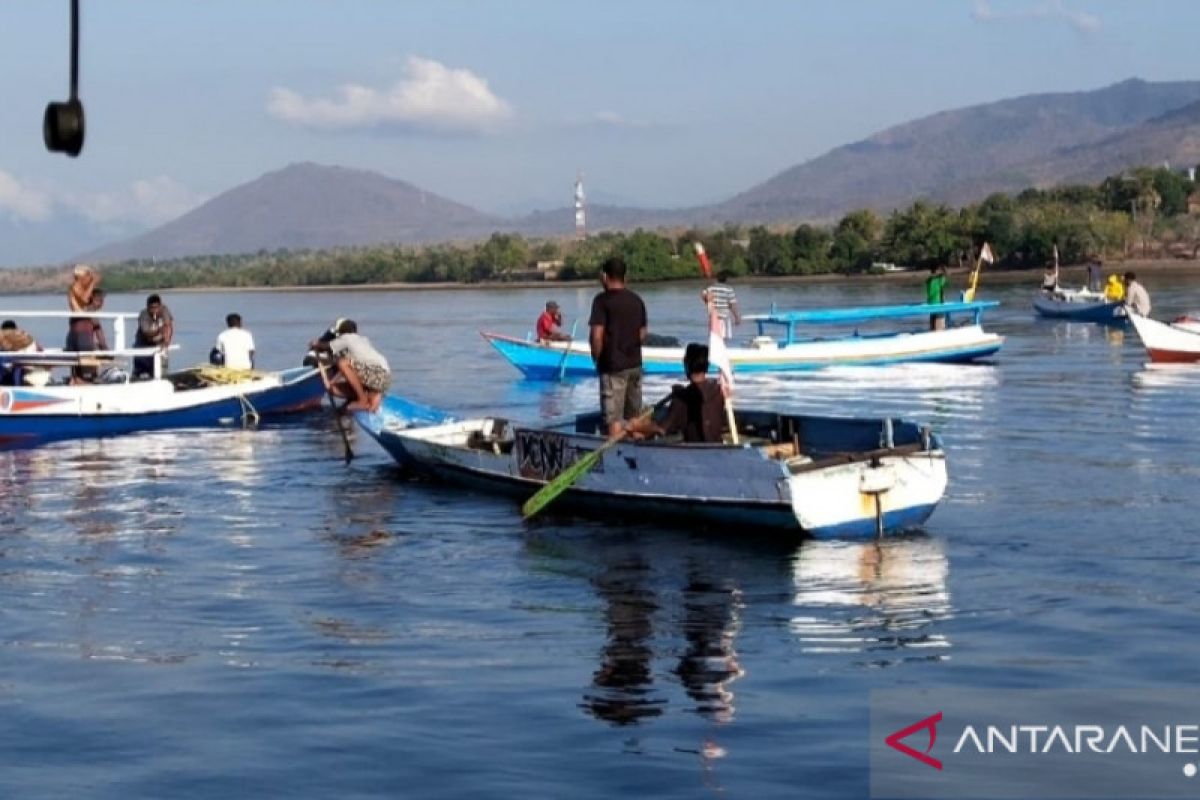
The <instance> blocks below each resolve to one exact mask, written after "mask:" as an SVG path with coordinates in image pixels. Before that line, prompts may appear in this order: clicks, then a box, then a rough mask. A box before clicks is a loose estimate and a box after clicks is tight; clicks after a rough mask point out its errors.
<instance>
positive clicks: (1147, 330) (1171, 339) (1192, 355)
mask: <svg viewBox="0 0 1200 800" xmlns="http://www.w3.org/2000/svg"><path fill="white" fill-rule="evenodd" d="M1129 319H1130V321H1131V322H1133V327H1134V330H1136V331H1137V334H1138V338H1140V339H1141V340H1142V344H1143V345H1145V347H1146V354H1147V355H1148V356H1150V361H1151V362H1153V363H1156V364H1195V363H1198V362H1200V318H1197V317H1191V316H1184V317H1180V318H1179V319H1177V320H1175V321H1174V322H1172V323H1170V324H1167V323H1165V322H1159V321H1157V320H1153V319H1150V318H1149V317H1143V316H1141V315H1139V314H1130V315H1129Z"/></svg>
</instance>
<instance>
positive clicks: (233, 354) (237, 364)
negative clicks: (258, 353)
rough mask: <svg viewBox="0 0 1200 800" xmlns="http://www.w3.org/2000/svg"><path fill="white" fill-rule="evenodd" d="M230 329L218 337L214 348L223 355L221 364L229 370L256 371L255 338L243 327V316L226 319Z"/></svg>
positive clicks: (229, 316) (238, 315)
mask: <svg viewBox="0 0 1200 800" xmlns="http://www.w3.org/2000/svg"><path fill="white" fill-rule="evenodd" d="M225 324H226V325H228V326H229V327H228V328H226V329H225V330H223V331H221V333H220V335H219V336H217V346H216V347H215V348H214V349H215V350H216V351H217V352H218V353H220V354H221V359H222V361H221V363H222V364H224V365H225V366H226V367H228V368H229V369H254V337H253V336H251V335H250V331H248V330H246V329H245V328H243V327H242V315H241V314H230V315H228V316H227V317H225Z"/></svg>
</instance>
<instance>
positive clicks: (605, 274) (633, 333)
mask: <svg viewBox="0 0 1200 800" xmlns="http://www.w3.org/2000/svg"><path fill="white" fill-rule="evenodd" d="M626 278H627V269H626V265H625V261H624V259H622V258H621V257H619V256H613V257H611V258H609V259H608V260H606V261H605V262H604V264H603V265H602V266H601V270H600V282H601V285H602V286H603V287H604V289H603V291H601V292H600V293H599V294H597V295H596V296H595V297H593V298H592V307H591V313H590V315H589V317H588V344H589V349H590V351H591V356H592V362H593V363H594V364H595V367H596V372H597V373H598V374H599V376H600V411H601V414H602V417H603V420H604V425H605V426H606V428H607V432H608V434H609V435H610V436H630V437H631V438H637V439H641V438H646V437H650V436H662V435H671V434H676V433H678V434H681V435H682V437H683V440H684V441H685V442H720V441H721V440H722V437H723V436H724V434H725V433H726V431H725V424H726V423H725V420H726V413H725V402H726V398H725V394H724V390H723V387H722V386H721V384H720V383H719V382H718V381H715V380H712V379H710V378H709V377H708V368H709V349H708V347H707V346H706V345H702V344H689V345H688V346H687V348H686V349H685V352H684V357H683V368H684V373H685V374H686V375H687V377H688V382H687V384H685V385H681V386H676V387H675V388H674V389H673V390H672V391H671V394H670V395H669V396H668V397H667V398H665V399H664V400H663V401H662V402H660V403H658V404H657V405H656V406H655V408H653V409H651V411H650V412H645V411H643V408H642V372H643V370H642V346H643V344H645V343H646V340H647V337H649V335H650V329H649V319H648V315H647V313H646V304H645V302H643V300H642V298H641V297H640V296H639V295H638V294H637V293H636V292H634V291H633V290H632V289H630V288H629V287H628V285H627V283H626ZM703 299H704V301H705V303H706V305H709V306H710V308H712V309H713V312H714V313H715V314H716V316H717V318H718V319H719V320H720V319H724V320H725V322H724V323H723V331H722V332H723V333H725V334H726V335H731V333H732V324H729V323H733V324H736V323H737V322H740V319H741V318H740V315H739V313H738V310H737V298H736V295H735V294H734V291H733V288H732V287H729V286H728V283H727V276H725V275H723V276H722V277H721V278H719V279H718V282H717V283H716V284H715V285H714V286H711V287H709V288H707V289H705V290H704V293H703ZM722 313H724V314H726V317H724V318H722V317H721V314H722ZM537 336H538V340H539V341H542V342H555V341H570V339H571V336H570V335H568V334H566V333H565V332H563V330H562V312H561V310H560V309H559V307H558V303H556V302H554V301H553V300H551V301H549V302H547V303H546V310H545V311H544V312H543V313H542V315H541V316H540V317H539V318H538V322H537Z"/></svg>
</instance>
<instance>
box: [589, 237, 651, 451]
mask: <svg viewBox="0 0 1200 800" xmlns="http://www.w3.org/2000/svg"><path fill="white" fill-rule="evenodd" d="M600 270H601V274H600V282H601V283H602V284H604V291H603V292H601V293H600V294H598V295H596V297H595V298H594V299H593V300H592V313H591V316H590V317H589V318H588V325H589V327H590V329H591V330H590V336H589V337H588V338H589V343H590V344H591V350H592V362H593V363H594V364H595V365H596V372H598V373H599V374H600V411H601V413H602V414H603V415H604V423H605V424H606V425H607V426H608V433H609V435H610V436H618V435H620V433H621V431H622V430H623V428H624V425H625V420H626V419H632V418H634V417H637V416H638V415H639V414H640V413H641V411H642V342H644V341H645V339H646V334H647V332H648V323H647V318H646V304H645V303H643V302H642V298H640V297H638V296H637V294H635V293H634V292H633V291H631V290H630V289H628V288H626V286H625V272H626V269H625V261H624V259H622V258H621V257H620V256H612V257H610V258H609V259H608V260H607V261H605V262H604V264H603V265H602V266H601V268H600Z"/></svg>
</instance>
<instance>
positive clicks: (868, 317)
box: [742, 300, 1000, 346]
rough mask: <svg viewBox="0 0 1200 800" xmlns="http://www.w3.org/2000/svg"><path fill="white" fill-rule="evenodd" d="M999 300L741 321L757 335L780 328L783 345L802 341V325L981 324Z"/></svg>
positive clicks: (813, 312) (805, 312) (819, 311)
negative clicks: (936, 320) (935, 320)
mask: <svg viewBox="0 0 1200 800" xmlns="http://www.w3.org/2000/svg"><path fill="white" fill-rule="evenodd" d="M999 305H1000V303H999V301H997V300H975V301H972V302H952V303H938V304H933V305H931V304H928V303H911V304H908V305H898V306H857V307H852V308H827V309H803V310H799V311H775V310H774V309H772V311H771V312H770V313H767V314H748V315H746V316H743V317H742V319H743V320H745V321H747V322H753V323H755V324H756V325H757V326H758V335H759V336H765V335H767V330H768V327H769V326H779V327H783V328H784V329H785V334H784V345H785V346H786V345H790V344H794V343H796V342H797V341H799V337H797V336H796V327H797V326H799V325H836V324H846V323H853V322H871V321H875V320H885V319H909V318H913V317H928V316H933V315H939V316H946V317H947V323H949V317H950V315H951V314H968V313H969V314H971V322H972V324H974V325H978V324H979V323H980V319H981V318H982V316H983V311H984V309H988V308H996V307H997V306H999Z"/></svg>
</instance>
